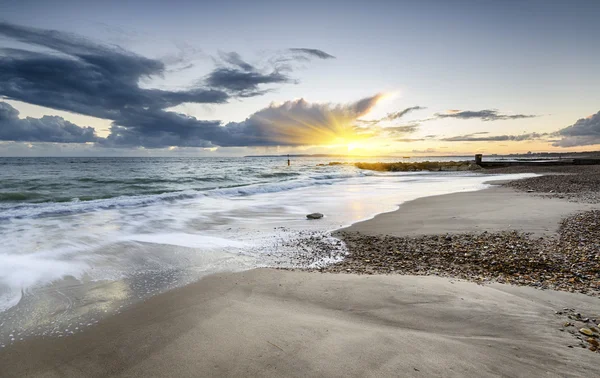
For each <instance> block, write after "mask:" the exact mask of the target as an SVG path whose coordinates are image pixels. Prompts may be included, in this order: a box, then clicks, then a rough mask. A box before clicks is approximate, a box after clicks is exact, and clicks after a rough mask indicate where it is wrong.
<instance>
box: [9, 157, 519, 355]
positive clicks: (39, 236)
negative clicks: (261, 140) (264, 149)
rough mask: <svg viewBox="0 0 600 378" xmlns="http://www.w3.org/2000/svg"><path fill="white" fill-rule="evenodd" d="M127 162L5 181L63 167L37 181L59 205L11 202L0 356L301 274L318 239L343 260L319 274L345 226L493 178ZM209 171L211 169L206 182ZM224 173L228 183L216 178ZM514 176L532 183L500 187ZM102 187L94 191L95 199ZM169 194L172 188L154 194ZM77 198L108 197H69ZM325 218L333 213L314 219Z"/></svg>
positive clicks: (306, 165)
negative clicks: (189, 299)
mask: <svg viewBox="0 0 600 378" xmlns="http://www.w3.org/2000/svg"><path fill="white" fill-rule="evenodd" d="M33 160H37V159H33ZM124 160H126V162H124V163H123V162H121V163H120V162H119V160H118V159H106V161H105V163H104V166H103V165H102V164H103V163H101V162H98V161H97V160H94V159H92V161H91V162H87V163H84V162H83V160H82V161H80V162H76V163H72V162H70V161H69V162H67V161H64V162H63V165H62V166H60V168H59V167H58V166H52V165H51V164H50V163H47V162H43V163H39V164H38V163H37V162H36V163H35V164H33V167H32V166H29V167H28V168H23V166H21V169H22V170H23V171H24V172H25V173H24V174H22V175H21V176H18V175H17V174H16V173H14V172H18V171H19V170H18V169H17V168H15V167H12V166H11V168H10V170H12V172H13V173H11V174H7V173H6V172H7V171H6V170H5V171H3V173H2V175H3V176H2V181H1V182H2V190H4V191H5V190H6V185H5V181H6V178H8V182H9V186H10V185H13V186H18V185H17V181H19V180H21V181H22V182H21V189H20V190H23V189H22V188H23V187H25V186H26V185H29V184H30V181H31V180H34V177H36V176H35V172H33V171H35V170H39V169H41V168H40V167H44V166H46V165H49V166H51V167H54V168H52V169H51V170H50V172H53V174H49V173H48V172H47V171H44V172H42V174H41V175H40V176H39V177H38V178H37V179H36V180H41V181H44V180H46V181H47V182H46V183H45V184H39V185H40V186H41V187H44V188H45V189H43V190H42V189H38V190H39V192H40V193H43V196H45V197H43V198H45V201H46V202H41V201H40V200H39V198H41V197H38V199H36V200H35V201H34V200H31V199H30V198H28V199H24V200H20V201H15V200H14V199H11V200H10V201H4V202H0V237H1V240H2V244H1V245H0V310H3V312H0V346H1V345H7V344H8V343H11V342H18V341H19V340H20V339H21V338H25V337H28V336H30V335H52V336H67V335H69V334H71V333H75V332H80V331H81V330H83V329H85V327H88V326H90V325H93V324H94V322H96V321H98V319H101V318H102V316H105V315H106V314H112V313H115V312H119V311H120V310H121V309H122V308H124V307H126V306H127V305H128V304H130V303H132V302H135V301H138V300H142V299H144V298H146V297H148V296H151V295H155V294H157V293H161V292H164V291H166V290H169V289H171V288H174V287H178V286H181V285H184V284H187V283H189V282H192V281H195V280H197V279H199V278H200V277H202V276H204V275H206V274H211V273H215V272H220V271H239V270H244V269H251V268H254V267H258V266H273V265H277V266H289V265H294V264H296V263H297V260H295V259H294V258H293V256H294V255H295V254H297V253H300V252H302V253H305V252H306V251H299V250H300V249H301V248H304V249H306V248H307V247H306V246H307V245H309V247H308V248H309V249H310V248H311V247H310V244H306V243H303V241H304V240H306V239H309V238H317V239H318V240H319V241H320V243H321V244H320V248H323V246H325V247H326V248H327V249H331V250H332V251H333V252H332V253H331V255H329V256H328V257H326V258H323V259H322V260H320V261H319V260H315V261H312V263H313V264H325V263H331V262H334V261H336V259H339V258H341V257H342V256H343V254H344V253H345V247H344V245H343V243H339V241H337V240H336V239H334V238H332V237H331V236H330V232H331V231H332V230H335V229H337V228H340V227H343V226H346V225H349V224H352V223H354V222H357V221H360V220H364V219H368V218H371V217H373V216H374V215H376V214H378V213H382V212H387V211H392V210H395V209H396V208H397V205H398V204H400V203H402V202H405V201H409V200H412V199H416V198H419V197H424V196H431V195H438V194H445V193H452V192H459V191H472V190H479V189H483V188H485V187H486V186H487V185H486V184H484V183H485V182H486V181H488V180H490V176H484V175H480V174H476V173H471V172H466V173H462V172H461V173H457V172H452V173H450V172H417V173H376V172H368V171H360V170H358V169H355V168H354V167H351V166H326V167H318V166H316V164H317V163H322V162H323V161H320V160H318V159H304V160H296V161H294V162H293V163H294V164H293V166H292V167H287V166H285V159H284V160H283V161H282V159H272V158H254V159H229V160H227V159H220V160H215V161H209V162H206V160H207V159H196V160H194V161H192V162H190V161H185V160H186V159H183V160H184V161H182V160H180V159H175V160H174V161H173V164H172V166H171V167H169V164H170V163H169V162H168V161H167V162H164V161H162V162H160V163H157V162H156V161H154V160H152V159H150V160H148V161H144V162H139V161H137V162H135V163H132V162H129V161H128V160H131V159H124ZM187 160H189V159H187ZM36 164H37V165H36ZM70 164H76V165H77V168H76V169H71V167H70V166H69V165H70ZM156 164H159V166H158V167H156V168H152V167H153V166H154V165H156ZM161 164H162V165H161ZM5 165H6V164H5ZM83 165H86V166H88V165H89V166H90V167H93V169H89V170H85V169H83V168H80V167H81V166H83ZM65 167H67V168H65ZM184 167H186V168H184ZM194 167H195V168H194ZM29 170H31V171H29ZM78 170H83V171H82V172H77V171H78ZM111 170H113V172H112V174H110V171H111ZM194 170H195V173H194ZM204 170H207V171H210V172H208V173H207V174H206V175H205V177H204V180H202V178H203V176H202V174H203V173H202V172H203V171H204ZM84 172H85V173H84ZM174 172H179V173H174ZM182 172H184V173H182ZM136 174H137V176H136ZM61 175H62V179H59V178H57V177H60V176H61ZM144 175H145V176H144ZM54 176H57V177H54ZM192 176H193V179H192ZM82 177H84V178H88V179H89V180H86V181H82V180H81V178H82ZM111 177H112V178H111ZM157 177H162V180H163V181H162V182H160V183H158V184H156V185H155V184H151V183H148V184H144V185H143V186H144V188H142V189H140V191H139V192H135V193H133V194H127V193H128V192H127V190H130V189H128V188H129V187H130V185H129V182H130V181H132V180H138V182H142V181H143V180H147V181H148V182H150V181H151V178H157ZM169 177H170V178H169ZM186 177H187V178H186ZM215 177H219V178H218V180H222V181H221V184H222V185H220V186H219V185H216V184H215V183H214V181H211V180H214V179H215ZM509 177H518V176H514V175H512V176H507V175H503V176H497V177H495V178H497V179H506V178H509ZM178 178H179V179H181V180H182V181H185V182H187V184H186V183H182V182H178ZM102 181H110V182H109V183H102ZM117 181H119V183H117ZM166 181H172V183H166ZM49 182H54V184H52V185H51V184H50V183H49ZM59 182H62V183H59ZM81 182H84V183H85V184H80V183H81ZM90 182H94V184H93V186H94V189H90V190H86V189H85V188H86V187H87V186H88V185H90V184H89V183H90ZM198 182H201V183H202V184H201V186H197V185H198V184H197V183H198ZM209 182H210V184H209ZM192 183H193V184H192ZM60 185H63V186H64V188H63V189H62V190H59V189H48V188H49V187H52V188H55V187H58V186H60ZM105 185H106V186H105ZM146 185H148V186H154V188H152V189H149V188H147V187H146ZM98 186H100V188H97V187H98ZM156 186H160V187H162V188H163V190H165V192H162V193H154V194H151V193H150V192H149V191H150V190H156ZM216 186H219V188H217V187H216ZM75 195H78V196H81V197H86V198H87V197H89V198H96V199H92V200H87V201H82V200H81V199H79V200H78V199H73V200H70V201H66V202H65V201H62V199H63V198H68V197H71V196H75ZM99 196H105V197H107V198H103V199H102V198H97V197H99ZM74 198H75V197H74ZM77 198H79V197H77ZM51 199H55V200H57V201H52V200H51ZM58 199H60V201H58ZM311 212H321V213H323V214H325V217H324V218H323V219H320V220H315V221H309V220H307V219H306V214H308V213H311ZM306 253H310V250H309V251H308V252H306ZM11 335H12V336H11ZM13 339H14V340H13Z"/></svg>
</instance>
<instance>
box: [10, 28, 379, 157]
mask: <svg viewBox="0 0 600 378" xmlns="http://www.w3.org/2000/svg"><path fill="white" fill-rule="evenodd" d="M0 35H1V36H4V37H8V38H9V39H12V40H15V41H18V42H21V43H25V44H28V45H30V46H32V47H33V48H32V49H31V50H23V49H15V48H12V49H10V48H2V49H0V96H3V97H5V98H9V99H14V100H18V101H23V102H26V103H30V104H35V105H40V106H45V107H49V108H52V109H59V110H65V111H69V112H74V113H79V114H84V115H89V116H93V117H98V118H103V119H109V120H112V121H113V123H112V126H111V129H110V135H109V136H108V137H107V138H105V139H104V138H98V137H97V136H95V135H94V130H93V128H90V127H79V126H77V125H74V124H72V123H70V122H68V121H66V120H64V119H62V118H60V117H43V118H40V119H31V118H27V119H24V120H20V119H19V118H18V112H17V111H16V110H15V109H14V108H12V107H11V106H10V105H8V104H7V103H2V107H1V108H0V111H1V113H0V139H2V140H18V141H25V140H29V141H47V142H63V143H70V142H96V143H99V144H102V145H105V146H111V147H114V146H116V147H118V146H144V147H150V148H153V147H166V146H187V147H207V146H214V145H218V146H252V145H272V144H273V141H272V140H271V139H270V138H269V135H268V127H265V125H264V124H262V123H261V122H260V120H261V118H260V116H259V114H258V113H257V114H255V115H253V116H251V117H250V118H248V119H247V120H246V121H244V122H241V123H231V124H227V125H222V124H221V122H220V121H210V120H208V121H207V120H198V119H196V118H194V117H190V116H186V115H182V114H178V113H175V112H172V111H167V110H165V109H166V108H169V107H173V106H176V105H179V104H182V103H186V102H191V103H202V104H222V103H226V102H227V101H229V100H230V99H232V98H239V97H248V96H257V95H261V94H263V93H265V91H268V90H269V88H264V86H268V85H273V84H283V83H290V82H294V81H293V79H292V78H290V77H289V73H290V71H291V70H290V66H289V65H287V66H286V67H285V69H283V68H281V69H278V67H271V68H270V69H259V68H257V67H254V66H253V65H251V64H249V63H248V62H245V61H244V60H243V59H242V58H241V57H240V56H239V55H238V54H236V53H229V54H223V55H222V56H221V62H220V64H219V65H218V66H217V67H216V68H215V69H214V70H213V71H212V72H210V73H209V74H208V75H207V76H206V77H204V78H203V79H201V80H199V81H198V83H197V85H196V86H195V87H193V88H190V89H187V90H182V91H169V90H161V89H146V88H141V87H140V86H139V85H138V83H139V81H140V80H141V79H144V78H148V77H156V76H162V75H163V74H164V73H165V72H166V67H165V64H164V63H163V62H162V61H160V60H156V59H149V58H146V57H142V56H139V55H136V54H134V53H131V52H129V51H126V50H123V49H121V48H118V47H109V46H104V45H100V44H97V43H95V42H92V41H90V40H87V39H85V38H81V37H79V36H76V35H72V34H67V33H62V32H59V31H52V30H41V29H35V28H28V27H22V26H17V25H13V24H9V23H1V22H0ZM287 54H288V56H287V58H286V59H287V61H288V62H289V61H290V60H294V59H300V58H302V59H303V60H307V59H311V58H319V59H331V58H333V56H331V55H330V54H328V53H326V52H323V51H321V50H316V49H304V48H303V49H290V50H288V51H287ZM284 55H285V53H284ZM365 101H367V102H368V101H369V99H366V100H365ZM360 106H361V104H360V103H356V104H351V105H349V109H350V108H353V107H360ZM265 111H267V112H272V111H273V110H272V108H268V109H267V110H265ZM259 113H260V112H259Z"/></svg>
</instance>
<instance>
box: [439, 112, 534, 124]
mask: <svg viewBox="0 0 600 378" xmlns="http://www.w3.org/2000/svg"><path fill="white" fill-rule="evenodd" d="M435 117H436V118H457V119H481V120H482V121H503V120H510V119H523V118H533V117H537V116H535V115H529V114H502V113H499V112H498V111H497V110H491V109H485V110H477V111H473V110H449V111H448V112H447V113H436V114H435Z"/></svg>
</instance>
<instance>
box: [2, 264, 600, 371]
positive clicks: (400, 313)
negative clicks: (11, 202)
mask: <svg viewBox="0 0 600 378" xmlns="http://www.w3.org/2000/svg"><path fill="white" fill-rule="evenodd" d="M598 304H599V300H598V299H597V298H592V297H588V296H584V295H579V294H567V293H559V292H551V291H539V290H535V289H532V288H526V287H512V286H506V285H500V284H494V285H488V286H480V285H476V284H473V283H468V282H460V281H451V280H448V279H444V278H438V277H414V276H400V275H380V276H357V275H340V274H338V275H335V274H318V273H308V272H290V271H279V270H272V269H257V270H252V271H248V272H244V273H237V274H221V275H214V276H211V277H208V278H205V279H202V280H201V281H199V282H197V283H195V284H192V285H189V286H186V287H184V288H181V289H177V290H174V291H172V292H169V293H166V294H162V295H158V296H156V297H153V298H151V299H149V300H148V301H146V302H144V303H140V304H138V305H135V306H134V307H133V308H131V309H129V310H128V311H125V312H124V313H122V314H119V315H116V316H114V317H111V318H108V319H106V320H104V321H101V323H100V324H99V325H98V326H97V327H95V328H93V329H90V330H89V331H87V332H84V333H82V334H78V335H75V336H72V337H69V338H66V339H60V340H57V339H45V340H31V341H29V342H26V343H22V344H17V345H16V346H14V347H12V348H11V349H10V350H6V351H3V352H0V366H1V369H2V370H1V373H0V375H2V376H6V377H22V376H43V377H81V376H89V377H103V376H118V377H164V376H171V377H198V376H228V377H239V376H262V377H282V376H291V377H319V376H329V377H348V376H353V377H381V376H415V377H422V376H444V377H448V376H456V377H484V376H511V377H518V376H521V377H533V376H538V377H539V376H552V377H554V376H556V377H558V376H562V377H564V376H594V375H596V374H597V373H598V372H600V365H599V362H598V361H599V358H598V357H599V356H598V354H597V353H592V352H590V351H588V350H585V349H582V348H568V347H567V345H569V344H570V343H572V341H573V340H571V339H572V335H570V334H569V333H566V332H561V331H560V328H561V324H562V321H561V319H560V318H559V317H558V316H557V315H555V310H560V309H562V308H563V307H575V308H577V309H578V311H581V312H585V311H594V310H596V311H598Z"/></svg>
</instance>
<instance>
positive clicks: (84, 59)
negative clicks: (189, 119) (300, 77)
mask: <svg viewBox="0 0 600 378" xmlns="http://www.w3.org/2000/svg"><path fill="white" fill-rule="evenodd" d="M0 35H4V36H7V37H9V38H12V39H15V40H17V41H20V42H23V43H26V44H29V45H34V46H39V47H43V48H45V49H50V50H53V52H46V51H44V52H40V51H37V52H36V51H25V50H19V49H2V50H0V95H3V96H6V97H8V98H12V99H15V100H19V101H23V102H27V103H31V104H36V105H40V106H46V107H50V108H53V109H60V110H67V111H72V112H76V113H80V114H85V115H90V116H94V117H99V118H106V119H114V118H117V117H118V116H119V114H120V113H121V112H123V111H127V109H131V108H154V109H164V108H167V107H171V106H175V105H178V104H181V103H183V102H197V103H224V102H226V101H227V100H228V98H229V95H228V94H227V93H226V92H224V91H220V90H214V89H210V88H201V87H197V88H192V89H189V90H185V91H165V90H160V89H144V88H140V87H139V85H138V82H139V81H140V79H142V78H146V77H151V76H161V75H163V74H164V72H165V65H164V63H162V62H161V61H159V60H153V59H148V58H145V57H142V56H139V55H136V54H133V53H131V52H128V51H125V50H122V49H120V48H117V47H107V46H103V45H99V44H96V43H94V42H91V41H89V40H87V39H84V38H81V37H78V36H76V35H71V34H67V33H62V32H59V31H48V30H41V29H34V28H26V27H21V26H16V25H12V24H7V23H0Z"/></svg>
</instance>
